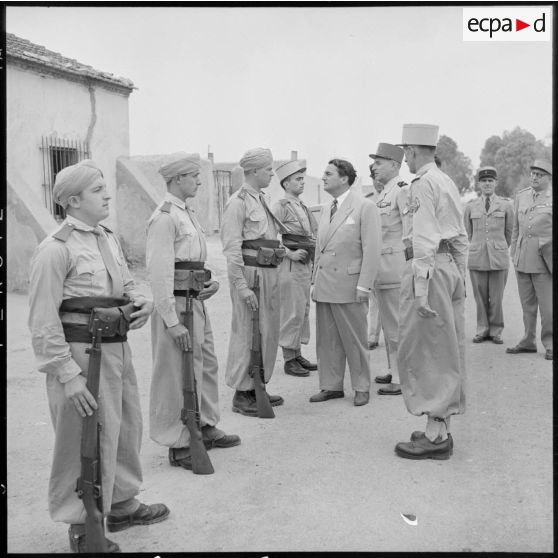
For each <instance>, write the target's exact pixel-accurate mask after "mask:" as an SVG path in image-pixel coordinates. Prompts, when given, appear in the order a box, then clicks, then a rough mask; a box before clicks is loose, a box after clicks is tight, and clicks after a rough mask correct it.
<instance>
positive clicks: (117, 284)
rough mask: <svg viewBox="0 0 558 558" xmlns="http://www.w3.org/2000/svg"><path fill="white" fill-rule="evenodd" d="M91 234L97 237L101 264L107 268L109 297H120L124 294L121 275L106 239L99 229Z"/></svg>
mask: <svg viewBox="0 0 558 558" xmlns="http://www.w3.org/2000/svg"><path fill="white" fill-rule="evenodd" d="M93 233H94V234H95V236H96V237H97V246H98V247H99V252H101V257H102V258H103V263H104V264H105V267H106V268H107V273H108V275H109V278H110V282H111V291H112V292H111V295H112V296H118V297H119V296H122V295H123V294H124V284H123V282H122V275H121V274H120V270H119V269H118V266H117V265H116V260H115V259H114V255H113V253H112V250H111V249H110V246H109V241H108V238H107V236H106V234H105V232H104V231H103V229H102V228H101V227H95V228H94V229H93Z"/></svg>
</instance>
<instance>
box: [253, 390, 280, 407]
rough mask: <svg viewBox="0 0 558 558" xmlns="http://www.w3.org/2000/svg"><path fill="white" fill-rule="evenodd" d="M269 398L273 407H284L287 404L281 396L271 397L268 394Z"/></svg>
mask: <svg viewBox="0 0 558 558" xmlns="http://www.w3.org/2000/svg"><path fill="white" fill-rule="evenodd" d="M267 396H268V397H269V402H270V403H271V406H272V407H279V406H281V405H283V403H285V400H284V399H283V398H282V397H281V396H280V395H270V394H269V393H268V394H267ZM254 397H256V395H255V394H254Z"/></svg>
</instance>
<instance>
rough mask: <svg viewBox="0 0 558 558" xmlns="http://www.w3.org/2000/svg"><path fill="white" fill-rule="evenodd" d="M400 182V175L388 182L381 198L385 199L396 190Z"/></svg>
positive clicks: (381, 193)
mask: <svg viewBox="0 0 558 558" xmlns="http://www.w3.org/2000/svg"><path fill="white" fill-rule="evenodd" d="M398 182H401V178H399V175H396V176H394V177H393V178H392V179H390V180H388V182H387V183H386V185H385V186H384V189H383V190H382V191H381V192H380V194H379V197H381V198H385V197H386V196H387V195H388V194H389V193H390V192H391V191H392V190H393V189H394V188H395V186H396V185H397V183H398Z"/></svg>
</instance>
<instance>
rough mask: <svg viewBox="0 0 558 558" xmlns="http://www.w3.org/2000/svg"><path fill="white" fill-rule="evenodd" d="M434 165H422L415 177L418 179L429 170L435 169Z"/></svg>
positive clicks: (433, 163) (432, 163)
mask: <svg viewBox="0 0 558 558" xmlns="http://www.w3.org/2000/svg"><path fill="white" fill-rule="evenodd" d="M437 168H438V167H437V166H436V163H435V162H434V161H432V162H431V163H426V165H422V167H420V169H419V170H418V171H417V172H416V176H417V177H418V178H420V177H421V176H422V175H423V174H426V173H427V172H428V171H429V170H431V169H437Z"/></svg>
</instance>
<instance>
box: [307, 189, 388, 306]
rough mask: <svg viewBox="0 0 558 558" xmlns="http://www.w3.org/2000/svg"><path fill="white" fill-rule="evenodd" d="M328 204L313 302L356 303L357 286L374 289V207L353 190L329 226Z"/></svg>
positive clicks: (377, 228) (377, 233) (377, 236)
mask: <svg viewBox="0 0 558 558" xmlns="http://www.w3.org/2000/svg"><path fill="white" fill-rule="evenodd" d="M330 213H331V204H328V205H327V206H324V207H322V212H321V215H320V223H319V226H318V238H317V241H316V260H315V263H314V273H313V277H312V283H313V285H314V291H313V295H312V298H313V300H315V301H316V302H333V303H349V302H356V290H357V286H358V287H362V288H364V289H366V290H371V289H372V288H373V287H374V281H375V279H376V274H377V272H378V267H379V261H380V249H381V245H382V240H381V239H382V235H381V225H380V216H379V213H378V209H377V208H376V205H375V204H374V203H373V202H371V201H370V200H368V199H365V198H363V197H362V195H360V194H359V193H357V192H356V191H354V190H350V191H349V194H348V195H347V197H346V198H345V200H344V201H343V203H342V204H341V206H340V207H339V208H338V210H337V212H336V213H335V215H334V216H333V219H332V221H331V223H330Z"/></svg>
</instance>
